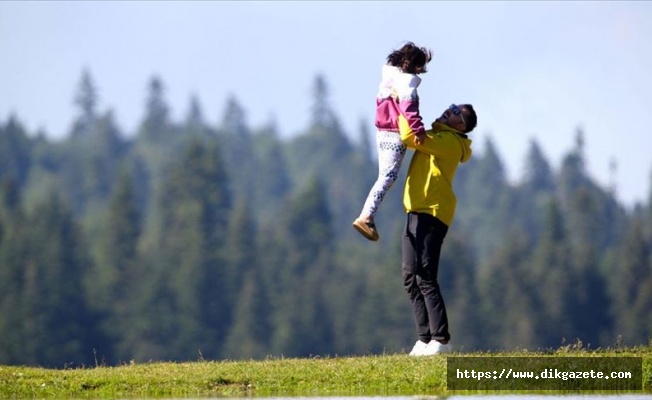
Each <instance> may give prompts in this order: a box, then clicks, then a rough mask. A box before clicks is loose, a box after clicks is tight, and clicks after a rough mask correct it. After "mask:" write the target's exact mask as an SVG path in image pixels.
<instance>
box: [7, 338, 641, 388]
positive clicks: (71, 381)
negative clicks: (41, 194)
mask: <svg viewBox="0 0 652 400" xmlns="http://www.w3.org/2000/svg"><path fill="white" fill-rule="evenodd" d="M458 355H463V356H485V357H491V356H501V357H504V356H510V357H511V356H514V357H531V356H546V357H567V356H603V357H612V356H613V357H615V356H619V357H625V356H637V357H642V358H643V390H644V391H645V392H648V393H650V392H652V346H646V347H635V348H617V349H607V350H599V349H598V350H586V349H577V348H572V347H565V348H560V349H557V350H554V351H550V352H545V353H544V352H528V351H516V352H506V353H472V354H469V353H464V354H459V353H449V354H446V355H437V356H434V357H418V358H415V357H408V356H406V355H404V354H401V355H382V356H380V355H379V356H365V357H325V358H319V357H318V358H302V359H288V358H270V359H267V360H258V361H254V360H252V361H197V362H184V363H173V362H152V363H144V364H135V363H132V364H128V365H121V366H114V367H108V366H98V367H88V368H75V369H47V368H36V367H21V366H0V398H2V399H6V398H100V399H108V398H147V397H149V398H157V397H158V398H161V397H208V396H210V397H240V396H247V397H250V396H261V397H265V396H414V395H432V396H435V395H438V396H439V395H446V394H451V393H450V392H447V390H446V357H450V356H458ZM456 394H463V393H459V392H458V393H456ZM502 394H506V393H505V392H502Z"/></svg>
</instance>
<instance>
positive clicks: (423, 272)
mask: <svg viewBox="0 0 652 400" xmlns="http://www.w3.org/2000/svg"><path fill="white" fill-rule="evenodd" d="M476 124H477V116H476V114H475V110H474V109H473V106H471V105H470V104H464V105H459V106H458V105H455V104H453V105H451V106H450V107H449V108H448V109H447V110H445V111H444V112H443V114H442V115H441V117H439V118H437V120H436V121H435V122H433V124H432V129H431V130H428V131H426V137H425V139H424V141H423V142H422V143H421V144H420V145H415V144H414V141H413V138H412V136H413V133H412V131H411V130H410V127H409V125H408V123H407V121H406V120H405V119H404V118H402V117H399V126H400V132H401V140H402V141H403V143H405V144H406V145H407V146H408V147H410V148H412V149H415V150H416V151H415V152H414V155H413V156H412V160H411V161H410V166H409V169H408V173H407V178H406V181H405V188H404V191H403V206H404V208H405V211H406V213H407V223H406V227H405V231H404V232H403V238H402V275H403V283H404V285H405V290H406V291H407V293H408V295H409V298H410V301H411V303H412V309H413V312H414V320H415V323H416V327H417V335H418V338H419V339H418V340H417V342H416V343H415V345H414V348H413V349H412V351H411V352H410V355H412V356H425V355H433V354H436V353H437V352H438V351H439V350H440V347H441V345H444V344H447V343H448V341H449V340H450V333H449V331H448V317H447V315H446V306H445V304H444V299H443V298H442V295H441V291H440V289H439V284H438V283H437V273H438V269H439V256H440V254H441V246H442V244H443V241H444V237H445V236H446V233H447V231H448V227H449V226H450V225H451V223H452V222H453V216H454V215H455V207H456V204H457V199H456V197H455V193H454V192H453V178H454V177H455V172H456V170H457V167H458V165H459V164H460V163H463V162H466V161H468V160H469V159H470V158H471V140H470V139H469V138H468V137H467V135H466V134H467V133H469V132H471V131H472V130H473V129H474V128H475V126H476Z"/></svg>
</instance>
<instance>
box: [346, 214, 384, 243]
mask: <svg viewBox="0 0 652 400" xmlns="http://www.w3.org/2000/svg"><path fill="white" fill-rule="evenodd" d="M353 227H354V228H355V229H356V230H357V231H358V232H360V233H361V234H362V236H364V237H366V238H367V239H369V240H371V241H374V242H375V241H376V240H378V238H379V237H380V236H379V235H378V231H376V224H374V223H373V222H369V221H365V220H364V219H362V218H358V219H356V220H355V221H353Z"/></svg>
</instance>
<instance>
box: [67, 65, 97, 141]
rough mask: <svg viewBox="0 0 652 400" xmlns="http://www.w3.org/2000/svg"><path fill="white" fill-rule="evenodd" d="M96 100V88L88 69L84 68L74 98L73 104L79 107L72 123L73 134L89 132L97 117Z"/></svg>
mask: <svg viewBox="0 0 652 400" xmlns="http://www.w3.org/2000/svg"><path fill="white" fill-rule="evenodd" d="M97 102H98V94H97V88H96V87H95V83H94V82H93V78H92V76H91V73H90V71H89V70H88V69H87V68H84V70H83V71H82V76H81V79H80V81H79V86H78V88H77V93H76V94H75V98H74V104H75V105H77V106H78V107H79V116H78V117H77V120H76V121H75V122H74V125H73V129H72V135H73V136H83V135H88V134H90V131H91V130H92V128H93V125H94V122H95V119H96V118H97V114H96V113H97V110H96V108H97Z"/></svg>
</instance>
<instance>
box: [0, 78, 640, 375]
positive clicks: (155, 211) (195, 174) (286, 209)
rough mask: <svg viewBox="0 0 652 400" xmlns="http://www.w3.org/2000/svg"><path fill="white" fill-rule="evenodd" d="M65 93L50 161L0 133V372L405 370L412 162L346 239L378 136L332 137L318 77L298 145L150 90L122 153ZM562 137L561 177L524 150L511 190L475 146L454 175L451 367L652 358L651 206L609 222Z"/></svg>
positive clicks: (448, 259) (33, 143) (9, 127)
mask: <svg viewBox="0 0 652 400" xmlns="http://www.w3.org/2000/svg"><path fill="white" fill-rule="evenodd" d="M72 89H73V92H74V99H73V101H74V104H75V106H76V110H77V113H76V115H75V117H74V120H73V121H71V124H70V129H69V132H66V135H65V136H64V137H63V138H61V139H59V140H53V139H51V138H49V137H48V134H47V132H43V131H38V132H28V131H27V130H26V129H25V127H24V125H23V124H22V123H21V121H20V118H19V116H17V115H12V116H9V117H8V120H6V121H0V364H5V365H39V366H47V367H56V368H60V367H71V366H72V367H74V366H83V365H98V364H101V365H118V364H121V363H129V362H148V361H157V360H164V361H192V360H199V359H206V360H219V359H264V358H266V357H317V356H324V357H326V356H345V355H368V354H383V353H395V352H405V351H406V350H408V351H409V348H411V346H412V344H413V343H414V341H415V340H416V334H415V328H414V323H413V320H412V313H411V307H410V304H409V301H408V298H407V294H406V293H405V290H404V289H403V286H402V281H401V266H400V260H401V255H400V251H401V249H400V247H401V240H400V236H401V232H402V229H403V228H404V223H405V214H404V211H403V207H402V203H401V196H402V186H403V181H404V174H405V171H406V170H407V164H408V163H409V159H410V157H411V154H410V153H408V155H407V156H406V161H405V162H404V165H403V168H402V170H403V171H402V173H403V175H402V176H401V177H400V178H399V180H398V181H397V183H396V185H395V186H394V188H393V189H392V190H391V191H390V192H389V194H388V196H387V197H386V199H385V202H384V203H383V206H382V207H381V210H380V212H379V215H378V216H377V223H378V226H379V229H380V233H381V239H380V241H379V242H369V241H367V240H366V239H364V238H363V237H362V236H360V235H359V234H358V233H357V232H356V231H355V230H354V229H353V228H352V227H351V222H352V221H353V219H354V218H355V217H356V216H357V215H358V213H359V212H360V208H361V207H362V204H363V202H364V199H365V197H366V195H367V192H368V190H369V189H370V188H371V185H372V183H373V182H374V181H375V178H376V174H377V162H376V158H375V138H374V134H375V132H373V131H372V130H370V129H368V128H367V126H369V125H370V123H369V121H361V122H360V126H359V128H358V132H356V133H354V134H350V133H347V132H345V130H344V129H343V127H342V126H341V124H340V122H339V121H338V117H337V113H336V111H335V110H334V109H333V108H332V107H331V106H330V104H329V97H328V94H329V90H328V89H329V87H328V83H327V81H326V78H325V77H324V76H322V75H318V76H316V77H315V80H314V83H313V87H312V88H311V90H312V91H311V93H312V96H313V97H312V99H311V101H312V103H311V104H309V105H308V106H307V107H306V108H309V110H310V113H311V114H310V116H311V118H310V123H309V124H308V126H306V127H305V129H304V130H303V131H302V132H301V133H300V134H297V135H296V136H294V137H291V138H287V137H285V136H286V135H282V134H281V133H280V132H278V129H277V127H276V126H275V124H274V123H273V122H270V123H269V124H267V125H266V126H260V127H252V126H250V125H249V124H248V122H247V115H246V112H245V107H244V106H243V105H241V104H240V103H239V102H238V100H237V98H236V97H235V96H231V97H229V99H228V100H227V101H226V104H225V106H224V109H223V110H217V111H216V110H211V111H210V113H209V114H210V115H218V116H219V117H221V121H219V122H218V123H216V124H212V123H209V122H208V119H207V118H206V116H205V115H206V114H205V113H204V110H203V109H202V107H201V104H200V103H199V101H198V100H197V98H196V97H193V98H191V99H190V101H189V105H188V110H187V113H186V114H185V117H184V118H183V120H180V121H173V120H172V119H171V112H170V111H171V110H170V108H169V106H168V104H167V101H166V98H165V85H164V83H163V80H162V79H161V78H160V77H158V76H154V77H152V78H151V80H150V81H149V82H147V83H146V85H144V96H143V98H144V99H145V101H144V109H143V113H142V119H141V121H140V124H139V126H138V128H137V129H136V131H135V132H123V131H121V129H120V128H119V125H118V123H117V121H116V119H115V116H114V114H113V112H112V111H111V110H108V111H101V112H100V111H99V110H98V109H97V108H98V107H97V104H98V91H97V87H96V85H95V82H94V81H93V78H92V75H91V73H90V72H89V71H88V70H84V71H83V72H82V74H81V79H80V81H79V85H78V87H77V88H72ZM477 111H478V116H479V119H480V121H482V110H477ZM424 122H427V123H428V124H429V123H430V122H431V121H424ZM570 131H571V134H573V130H572V128H571V129H570ZM574 134H575V138H576V140H575V144H574V147H573V148H571V149H568V151H567V153H566V154H565V155H564V156H563V159H562V161H561V163H560V165H559V167H558V168H553V166H551V164H550V162H549V161H548V159H547V158H546V155H545V154H544V153H543V151H542V149H541V147H540V145H539V143H538V142H537V141H536V140H535V139H532V140H531V142H530V146H529V149H528V152H527V154H526V157H525V158H524V160H523V167H522V173H521V174H520V175H521V178H519V179H518V181H517V182H510V181H509V180H508V179H507V177H506V173H505V168H504V166H503V162H502V160H501V157H500V155H499V153H498V151H497V146H496V145H495V144H494V143H493V141H492V139H491V137H490V136H487V135H483V134H482V133H479V132H478V131H477V130H476V132H473V133H472V134H471V138H472V139H473V140H474V142H475V143H474V144H475V145H476V146H477V147H479V145H480V144H482V149H483V150H482V151H478V150H476V151H475V153H474V155H473V157H472V159H471V160H470V161H469V162H468V163H466V164H463V165H461V166H460V168H459V169H458V174H457V177H456V180H455V182H454V186H455V189H456V193H457V196H458V208H457V214H456V217H455V222H454V223H453V225H452V227H451V229H450V230H449V233H448V236H447V238H446V241H445V242H444V248H443V254H442V260H441V264H440V277H439V278H440V279H439V280H440V286H441V288H442V290H443V293H444V297H445V300H446V304H447V307H448V315H449V319H450V323H451V334H452V341H451V348H452V350H454V351H462V352H464V351H478V350H487V351H490V350H510V349H532V350H539V349H549V348H558V347H560V346H567V345H568V346H571V345H572V346H577V345H582V346H585V347H591V348H599V347H612V346H619V345H638V344H648V343H649V342H650V340H651V338H652V193H650V196H649V200H648V201H647V202H646V203H644V204H635V205H634V206H632V207H625V206H624V205H622V204H620V203H619V202H618V201H617V199H616V195H615V193H614V190H613V188H609V187H602V186H601V185H600V184H598V183H597V182H596V181H595V180H594V179H592V177H591V176H589V174H588V173H587V170H586V168H585V161H586V160H585V155H584V142H585V140H590V133H589V134H585V132H583V131H582V130H581V129H577V130H576V131H575V132H574ZM352 138H356V140H352ZM649 183H650V182H642V183H641V184H645V185H648V184H649Z"/></svg>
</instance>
